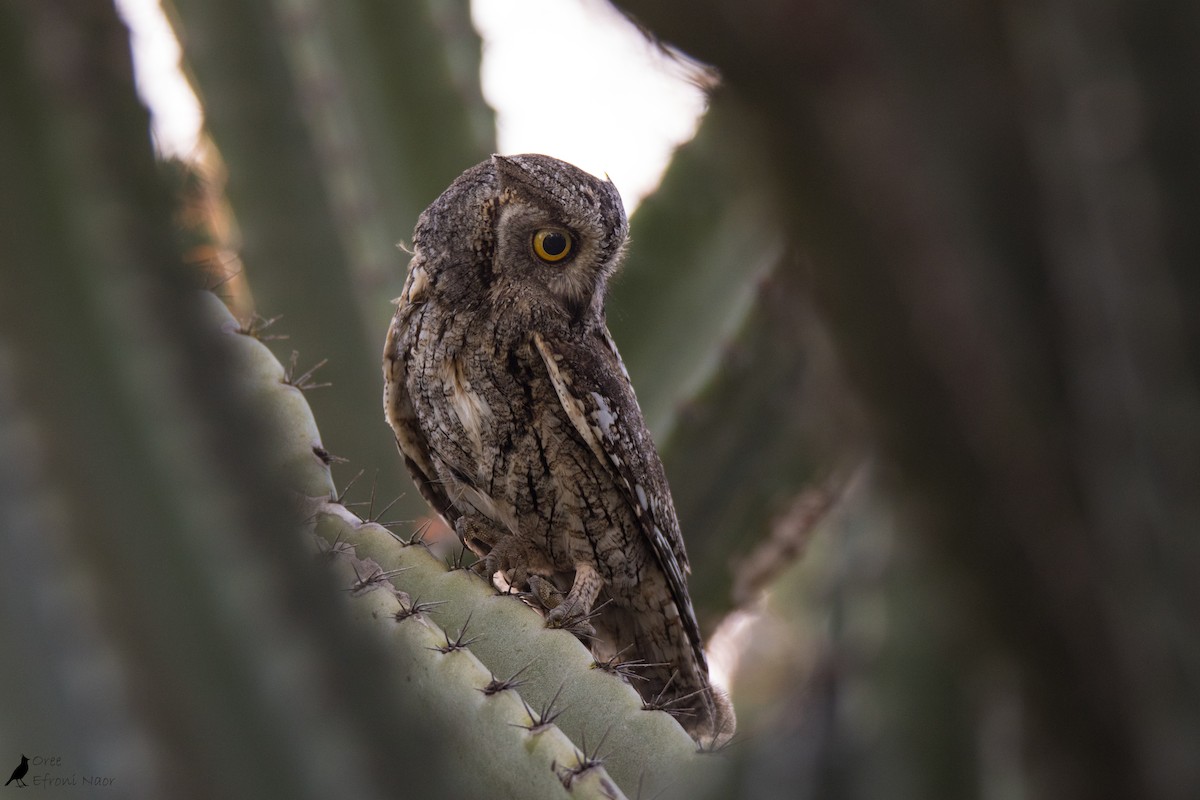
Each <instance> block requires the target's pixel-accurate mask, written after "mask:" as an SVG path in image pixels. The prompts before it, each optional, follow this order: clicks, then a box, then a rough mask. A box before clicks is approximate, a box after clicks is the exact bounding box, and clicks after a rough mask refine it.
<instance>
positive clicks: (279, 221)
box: [168, 0, 493, 516]
mask: <svg viewBox="0 0 1200 800" xmlns="http://www.w3.org/2000/svg"><path fill="white" fill-rule="evenodd" d="M168 10H169V11H171V12H172V13H171V16H172V19H173V22H174V24H175V28H176V32H177V33H178V35H179V37H180V40H181V42H182V44H183V48H184V54H185V59H186V64H187V67H188V69H189V70H190V72H191V74H192V76H193V78H194V81H195V83H196V88H197V90H198V93H199V94H200V96H201V98H202V102H203V105H204V110H205V120H206V124H207V128H208V131H209V132H210V133H211V135H212V138H213V140H214V141H215V143H216V147H217V149H218V150H219V152H220V156H221V158H222V160H223V161H224V163H225V164H226V166H227V168H228V173H229V180H228V183H227V186H226V192H227V194H228V197H229V200H230V204H231V206H232V208H233V212H234V214H235V216H236V219H237V226H238V230H239V231H240V233H241V242H242V248H241V253H240V255H241V258H242V261H243V263H244V264H245V265H246V276H247V278H248V282H249V284H250V286H251V288H252V290H253V293H254V296H255V299H256V301H257V303H258V306H259V307H258V311H259V312H261V313H262V314H263V315H266V316H271V317H274V316H276V315H281V316H282V317H283V320H284V321H283V326H284V327H286V328H287V330H288V333H289V336H290V337H291V338H290V341H289V346H290V347H293V348H295V349H297V350H299V351H300V352H302V353H303V354H304V355H305V357H306V358H308V359H312V360H320V359H323V358H328V359H329V364H328V366H327V367H326V368H325V369H324V370H323V371H322V377H323V379H324V381H327V382H329V383H330V384H331V385H332V386H333V387H334V389H335V391H332V392H326V393H323V394H321V395H314V397H313V398H312V402H313V404H314V409H315V411H316V413H317V416H318V417H319V418H320V419H322V420H323V421H324V435H325V441H326V443H327V445H328V447H329V450H330V451H331V452H334V453H338V454H339V455H341V456H343V457H345V458H347V459H348V460H349V461H350V462H351V464H352V465H354V466H355V467H356V468H357V467H358V466H365V467H369V468H370V469H372V470H378V471H379V483H380V487H381V489H382V490H383V491H384V492H385V493H387V494H390V495H395V494H399V493H400V492H401V491H402V490H404V489H407V488H408V486H409V482H408V479H407V476H406V475H404V474H403V468H402V465H401V462H400V459H399V458H397V456H396V453H395V448H394V445H393V443H392V440H391V437H390V436H388V435H387V432H386V428H384V427H383V426H382V423H381V422H380V421H379V420H380V412H379V401H378V398H379V395H380V392H381V388H380V377H379V367H378V358H379V356H378V354H379V350H380V344H379V343H380V342H381V341H382V337H383V331H385V330H386V327H387V320H388V319H389V317H390V315H391V311H392V307H391V305H390V303H389V302H388V301H389V300H390V299H391V298H392V297H395V296H396V295H398V294H399V291H400V287H401V285H402V282H403V276H404V269H405V263H404V257H403V255H402V254H401V253H399V252H397V251H396V249H395V243H396V242H397V241H399V240H401V239H403V238H404V237H406V236H408V235H410V233H411V231H412V226H413V224H414V223H415V221H416V216H417V213H418V212H419V211H420V209H422V208H424V206H425V205H426V204H427V203H428V202H429V201H430V200H431V199H432V198H433V197H435V196H436V195H437V193H438V192H439V191H440V190H441V188H443V187H444V186H445V184H447V183H448V182H449V181H450V180H451V179H452V178H453V177H454V176H455V175H457V174H458V172H460V171H461V170H462V169H463V166H464V165H467V164H471V163H474V162H475V161H477V160H478V159H479V158H481V157H482V156H483V155H484V154H486V153H488V152H490V151H491V149H492V147H493V143H492V139H491V133H490V131H489V130H488V127H487V124H486V123H488V122H490V119H491V116H490V111H489V110H488V109H487V107H486V106H485V105H484V104H483V102H482V99H481V97H480V95H479V90H478V74H477V70H478V48H479V44H478V38H477V37H476V36H475V35H474V33H473V32H472V31H471V29H470V26H469V23H467V21H466V4H465V3H425V2H416V3H403V4H395V3H384V2H377V1H375V0H355V2H347V3H315V2H307V1H306V0H279V2H254V3H250V4H245V3H240V2H224V0H218V1H217V2H209V1H208V0H203V1H202V2H196V1H195V0H172V2H170V3H168ZM472 52H474V56H472V55H471V53H472ZM472 58H473V59H474V62H473V64H472V63H471V59H472ZM473 70H474V71H473ZM413 75H420V76H422V77H421V79H420V80H412V78H411V76H413ZM414 93H415V94H414ZM414 109H422V111H421V112H420V113H417V112H415V111H414ZM402 510H403V513H404V515H405V516H415V515H417V514H418V513H420V511H421V510H422V507H421V504H420V500H419V498H417V497H416V495H415V494H410V496H407V497H406V498H405V499H404V500H403V501H402Z"/></svg>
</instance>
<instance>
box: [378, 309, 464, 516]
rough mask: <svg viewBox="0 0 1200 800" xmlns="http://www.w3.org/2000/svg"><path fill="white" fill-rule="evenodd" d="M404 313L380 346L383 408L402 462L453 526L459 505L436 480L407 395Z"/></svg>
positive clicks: (422, 435)
mask: <svg viewBox="0 0 1200 800" xmlns="http://www.w3.org/2000/svg"><path fill="white" fill-rule="evenodd" d="M405 291H406V292H407V287H406V289H405ZM403 313H404V311H403V309H401V310H400V311H398V312H397V314H396V316H395V317H394V318H393V319H392V324H391V325H390V326H389V327H388V334H387V342H386V343H385V345H384V348H383V410H384V414H385V415H386V416H387V421H388V424H389V425H391V426H392V431H393V432H394V433H395V434H396V444H397V446H399V448H400V454H401V455H403V456H404V464H405V466H407V467H408V471H409V473H410V474H411V475H412V479H413V482H414V483H416V484H417V491H419V492H420V493H421V497H423V498H425V502H427V503H429V505H430V506H432V507H433V509H434V510H435V511H437V513H438V514H440V515H441V517H442V519H444V520H445V521H446V524H447V525H449V526H450V527H451V528H454V523H455V521H456V520H457V519H458V517H459V512H458V509H456V508H455V507H454V504H453V503H451V502H450V497H449V496H448V495H447V494H446V490H445V488H444V487H443V484H442V482H441V481H440V480H438V475H437V471H436V470H435V469H434V468H433V461H432V460H431V458H430V455H429V442H428V441H427V440H426V439H425V434H423V433H421V428H420V426H419V425H417V414H416V411H415V410H414V409H413V404H412V399H411V398H410V397H409V396H408V388H407V387H408V366H407V363H406V361H405V358H404V354H403V349H404V343H403V338H404V333H403V331H404V325H403V321H402V315H403Z"/></svg>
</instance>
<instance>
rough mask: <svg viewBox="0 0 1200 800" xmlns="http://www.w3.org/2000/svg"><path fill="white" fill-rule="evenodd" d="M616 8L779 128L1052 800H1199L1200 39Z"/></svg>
mask: <svg viewBox="0 0 1200 800" xmlns="http://www.w3.org/2000/svg"><path fill="white" fill-rule="evenodd" d="M622 6H623V7H624V8H626V9H628V10H629V11H631V12H632V13H634V14H635V15H636V16H637V17H638V18H639V19H640V20H641V21H642V22H643V23H645V24H646V25H647V26H648V27H649V28H650V29H651V30H653V31H655V33H657V34H658V35H661V36H663V37H665V38H666V39H668V40H670V41H671V42H672V43H673V44H675V45H677V46H679V47H681V48H683V49H684V50H686V51H687V52H689V53H690V54H691V55H693V56H696V57H698V58H701V59H704V60H706V61H709V62H711V63H713V64H715V65H716V66H717V67H718V68H719V69H720V70H721V72H722V75H723V76H724V77H725V79H726V81H727V89H728V91H730V92H733V93H736V94H737V95H738V96H739V97H740V98H741V99H742V100H743V101H744V102H746V103H747V104H748V105H749V106H750V107H752V108H753V109H754V111H755V113H756V115H758V116H759V117H760V118H761V119H762V120H764V122H765V125H766V127H767V130H768V133H767V135H766V137H765V138H764V139H763V140H762V147H763V153H764V155H765V157H766V158H767V159H769V161H770V163H771V164H772V166H773V167H774V168H775V169H776V171H777V175H778V178H779V184H780V186H781V187H782V188H781V190H782V196H783V197H785V198H789V199H788V200H787V205H786V208H787V211H788V213H789V215H790V216H791V219H792V222H791V223H790V225H791V230H792V235H793V238H794V240H795V241H796V242H797V246H798V247H801V248H803V250H804V251H805V252H807V253H808V254H809V255H810V258H811V261H812V265H813V269H812V274H813V281H814V285H815V287H816V290H817V291H816V294H817V297H818V299H819V304H820V307H821V309H822V312H823V316H824V318H825V320H826V321H827V323H828V325H829V327H830V330H831V331H832V334H833V336H834V339H835V342H836V346H837V350H838V353H839V355H840V357H841V358H842V360H843V363H844V364H845V366H846V371H847V373H848V375H849V376H850V378H851V380H852V381H853V382H854V383H855V385H856V386H857V388H858V389H859V390H860V392H861V394H862V396H863V398H864V399H865V401H866V403H867V405H868V407H869V411H870V413H871V416H872V420H873V425H874V430H875V435H876V438H877V440H878V442H879V444H880V446H881V448H882V452H883V454H884V455H885V456H886V460H885V465H886V466H885V472H886V474H888V475H889V476H890V477H891V485H892V487H893V488H894V489H896V490H899V492H900V496H901V497H902V498H903V508H904V509H905V511H906V512H907V515H906V519H905V524H904V525H902V526H901V540H902V541H904V540H908V541H910V542H915V541H916V540H917V539H919V540H920V542H921V544H922V545H923V548H922V552H925V553H927V554H928V557H929V558H932V559H935V560H936V562H937V563H939V564H942V565H943V567H944V568H945V569H947V570H948V574H953V575H954V576H955V577H956V580H955V581H953V582H950V583H948V585H946V586H943V587H940V590H941V591H943V592H944V593H945V594H944V597H943V603H944V604H945V605H946V606H951V605H958V606H959V607H965V608H969V609H970V610H971V612H972V613H973V614H974V615H975V616H974V617H973V619H975V620H977V622H978V623H979V625H978V629H979V630H986V631H988V632H990V633H991V634H992V635H993V636H994V637H995V639H994V641H995V643H996V644H997V645H998V646H1000V647H1001V648H1002V649H1003V650H1004V651H1005V652H1006V653H1007V654H1009V655H1010V656H1011V657H1012V658H1013V659H1014V661H1013V663H1014V664H1015V665H1016V670H1017V674H1018V675H1019V676H1020V677H1019V679H1018V680H1017V682H1016V685H1017V686H1018V687H1019V691H1018V693H1017V696H1018V697H1019V699H1018V700H1016V701H1014V702H1018V703H1020V704H1022V706H1021V707H1022V708H1023V714H1024V716H1023V718H1022V719H1023V725H1022V734H1021V735H1022V736H1023V737H1025V739H1024V741H1027V742H1028V750H1027V752H1036V753H1038V757H1037V759H1036V760H1033V759H1030V760H1028V761H1026V762H1025V763H1024V767H1025V769H1027V773H1026V774H1025V775H1024V780H1026V781H1028V783H1029V785H1030V786H1031V787H1032V788H1031V791H1032V793H1033V794H1034V795H1038V796H1056V797H1117V796H1124V797H1128V796H1138V797H1178V798H1183V797H1187V796H1191V795H1193V794H1194V793H1195V791H1196V788H1197V787H1198V786H1200V762H1197V761H1196V760H1195V759H1185V758H1180V757H1177V755H1175V754H1177V753H1182V752H1185V751H1187V752H1196V751H1197V750H1198V749H1200V711H1197V709H1200V704H1198V703H1196V702H1195V701H1196V699H1197V697H1200V661H1198V658H1197V655H1196V653H1197V652H1198V651H1197V650H1196V648H1195V643H1196V642H1197V641H1200V617H1198V616H1197V615H1196V614H1195V613H1194V609H1195V608H1196V596H1195V591H1194V586H1195V582H1194V581H1193V580H1189V579H1185V578H1184V577H1183V576H1185V575H1195V574H1196V573H1197V571H1198V570H1200V547H1198V546H1197V544H1196V538H1195V536H1194V535H1193V534H1194V531H1195V528H1196V520H1197V519H1198V518H1200V514H1198V512H1197V501H1196V493H1195V491H1194V484H1195V480H1194V476H1195V475H1196V474H1198V464H1197V460H1198V458H1200V457H1198V456H1197V455H1196V454H1197V453H1200V420H1198V416H1200V391H1198V389H1197V387H1198V386H1200V370H1198V369H1197V363H1198V360H1197V357H1196V353H1197V349H1196V345H1195V342H1196V341H1197V340H1198V339H1197V336H1196V323H1195V319H1196V318H1197V315H1196V314H1195V313H1194V310H1195V309H1196V308H1197V304H1198V300H1200V297H1198V295H1197V288H1198V287H1197V281H1196V278H1195V275H1196V273H1195V269H1194V262H1195V256H1196V252H1195V251H1196V248H1195V246H1194V245H1195V240H1196V232H1195V225H1194V224H1193V222H1185V220H1194V216H1195V215H1194V213H1190V212H1192V211H1194V210H1195V208H1196V203H1197V202H1198V201H1197V198H1196V195H1195V193H1194V192H1192V191H1187V190H1184V189H1183V188H1182V187H1183V186H1185V185H1190V186H1193V187H1194V186H1195V185H1196V183H1197V177H1198V176H1200V158H1198V156H1197V151H1196V149H1195V148H1194V147H1181V146H1180V144H1181V143H1182V142H1184V141H1194V140H1195V139H1196V137H1197V135H1198V134H1200V130H1198V129H1197V121H1196V117H1195V115H1194V114H1190V113H1187V112H1183V111H1182V109H1185V108H1189V107H1193V106H1194V102H1193V96H1192V90H1194V88H1195V86H1196V82H1197V76H1198V75H1200V64H1198V59H1197V56H1196V50H1195V48H1194V47H1192V46H1191V45H1189V44H1188V43H1187V42H1188V41H1189V40H1190V37H1194V35H1195V32H1196V26H1195V15H1194V13H1192V11H1191V10H1190V9H1187V8H1186V7H1185V6H1183V5H1179V4H1170V3H1165V2H1149V3H1141V2H1112V3H1107V4H1105V6H1104V11H1103V13H1093V11H1086V12H1085V11H1084V10H1083V9H1081V8H1074V7H1063V6H1054V7H1047V8H1039V9H1030V8H1024V7H1021V6H1019V5H1018V4H1012V3H1007V4H1006V3H999V4H988V5H983V6H971V7H969V8H968V7H966V6H961V5H953V4H949V3H945V4H941V5H940V6H938V7H937V8H930V7H924V6H919V5H918V4H902V5H900V6H895V5H892V6H887V7H884V6H883V5H882V4H877V3H872V2H860V3H853V4H849V5H845V4H842V5H829V4H825V5H820V4H806V5H804V6H803V7H802V8H803V10H797V9H795V8H787V9H786V10H785V9H784V7H783V6H780V5H774V6H773V5H770V4H767V5H759V6H755V10H754V11H753V12H748V13H739V14H736V15H729V14H725V13H723V12H722V8H723V7H722V6H721V5H720V4H717V3H715V2H704V3H700V4H694V3H689V4H687V5H686V8H684V6H683V4H680V3H674V2H667V3H656V4H651V3H646V2H639V1H637V0H629V1H627V2H622ZM1185 31H1186V32H1187V33H1184V32H1185ZM1189 312H1192V313H1189ZM1189 476H1190V477H1189ZM1184 487H1192V488H1188V489H1184ZM925 548H927V549H925ZM964 604H965V606H964ZM1149 654H1153V656H1152V657H1150V656H1149ZM980 666H981V665H980V663H979V662H978V661H976V662H974V664H973V665H972V668H973V669H976V670H977V669H979V668H980ZM966 668H967V667H966V665H964V669H966ZM976 674H982V673H976ZM980 679H981V680H984V678H982V677H981V678H980ZM930 702H931V704H933V703H935V702H936V697H935V696H931V699H930ZM1185 709H1186V710H1185ZM1168 731H1169V732H1170V733H1168ZM1168 740H1169V741H1171V742H1172V744H1171V745H1170V746H1166V747H1164V743H1165V742H1166V741H1168Z"/></svg>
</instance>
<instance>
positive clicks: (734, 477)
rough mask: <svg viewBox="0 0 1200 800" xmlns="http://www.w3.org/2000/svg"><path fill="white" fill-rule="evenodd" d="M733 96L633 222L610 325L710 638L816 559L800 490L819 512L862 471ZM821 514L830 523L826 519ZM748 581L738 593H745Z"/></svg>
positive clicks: (749, 126)
mask: <svg viewBox="0 0 1200 800" xmlns="http://www.w3.org/2000/svg"><path fill="white" fill-rule="evenodd" d="M751 120H752V117H750V116H749V115H748V114H747V113H746V111H745V109H744V108H743V107H741V106H740V105H739V104H737V102H736V101H735V100H734V98H731V97H730V96H729V95H728V93H725V94H717V95H716V96H714V97H713V98H712V100H711V107H710V109H709V111H708V114H707V115H706V116H705V118H704V120H703V121H702V123H701V125H700V130H699V132H698V133H697V136H696V138H695V139H694V140H693V141H691V142H689V143H688V144H686V145H684V146H682V147H681V148H680V149H679V150H678V151H677V152H676V154H675V157H674V159H673V160H672V162H671V165H670V167H669V169H668V170H667V173H666V175H665V176H664V178H663V183H662V186H661V187H660V188H659V190H658V191H657V192H656V193H655V194H654V195H652V196H651V197H649V198H648V199H647V200H646V202H645V203H644V204H643V205H642V207H641V208H639V209H638V211H637V213H636V214H635V215H634V218H633V220H632V233H631V240H632V242H633V246H632V247H631V249H630V253H629V258H628V263H627V264H626V265H625V268H624V270H623V272H622V273H621V275H620V277H619V278H618V280H617V282H616V283H615V285H614V287H613V290H612V293H611V297H610V301H609V324H610V326H611V328H612V331H613V336H614V338H615V339H616V341H617V344H618V346H619V347H620V348H621V353H622V356H623V357H624V359H625V362H626V366H627V367H628V369H629V372H630V375H631V377H632V380H633V384H634V386H635V388H636V389H637V394H638V399H639V402H640V403H641V405H642V408H643V410H644V412H645V413H646V417H647V420H648V422H649V424H650V426H651V428H652V430H653V431H654V434H655V438H656V441H657V442H658V444H659V451H660V453H661V454H662V457H663V462H664V465H665V467H666V471H667V476H668V478H669V480H670V483H671V489H672V493H673V496H674V500H675V509H676V512H677V513H678V515H679V521H680V527H681V529H682V530H683V534H684V538H685V540H686V542H687V547H688V554H689V557H690V559H691V562H692V576H691V579H690V581H689V583H690V591H691V595H692V601H693V603H694V604H695V606H696V612H697V616H698V617H699V618H700V622H701V625H702V627H703V628H704V629H705V630H706V631H709V632H711V631H712V629H713V628H714V627H715V625H716V623H717V622H719V620H720V619H721V618H722V617H723V616H724V615H725V614H726V613H727V612H728V611H729V610H731V609H732V608H734V607H736V606H737V605H744V604H746V603H747V602H749V601H752V600H753V599H755V597H756V596H757V591H756V589H758V588H761V584H762V583H763V582H765V581H766V580H767V579H768V578H769V574H770V573H771V570H770V569H768V570H761V572H762V574H761V575H759V576H755V577H754V578H750V579H748V578H747V576H746V573H747V572H748V570H746V569H743V565H745V564H748V563H750V562H751V556H752V554H757V553H758V551H759V549H760V548H762V549H763V555H762V556H759V557H758V558H756V559H753V560H754V561H756V562H761V561H763V560H764V558H765V559H766V560H770V561H775V562H778V563H777V564H776V565H775V566H774V567H772V568H773V569H782V568H783V567H785V566H786V563H787V561H788V560H789V559H790V558H793V557H795V555H796V554H797V553H799V552H801V551H802V550H803V547H802V545H801V544H799V543H792V542H785V541H779V540H780V539H783V538H786V537H789V536H790V537H792V538H802V534H803V533H805V532H806V531H792V530H790V529H789V527H788V525H787V524H785V523H782V522H781V520H789V521H790V520H791V519H792V517H789V515H788V514H787V512H788V511H789V509H790V508H792V507H793V506H794V505H795V504H796V502H797V498H798V496H800V495H802V494H803V495H804V497H805V499H806V500H812V499H813V498H814V495H815V494H818V493H820V494H821V495H822V496H823V501H822V502H816V503H811V507H812V508H813V509H814V512H821V511H823V509H824V508H827V507H828V506H829V505H831V503H832V500H833V498H834V497H836V496H837V493H838V486H839V485H840V482H841V479H842V476H843V475H844V474H846V473H848V472H849V471H850V466H851V465H852V464H853V462H854V456H853V452H854V448H853V447H852V446H851V442H852V440H853V438H854V431H855V430H856V425H857V415H856V413H855V412H854V408H853V403H852V402H851V399H850V397H849V396H848V393H847V392H846V391H845V389H844V388H843V386H842V383H841V380H840V376H839V375H838V373H837V370H836V368H835V366H834V359H833V356H832V351H831V348H830V346H829V343H828V341H827V337H826V336H825V335H824V332H823V331H822V329H821V328H820V327H819V325H818V324H817V323H816V320H815V314H814V311H813V308H812V303H811V301H810V298H809V296H808V291H807V287H805V286H804V284H803V282H802V281H801V280H799V279H798V277H797V270H796V269H795V265H794V262H795V261H796V260H797V259H798V256H797V255H796V254H795V253H794V252H793V251H792V250H789V249H788V247H787V246H786V241H787V237H786V235H785V230H784V229H783V227H782V224H781V221H780V219H779V214H778V208H777V203H776V202H775V201H774V198H773V197H772V194H771V192H770V190H769V187H770V186H771V178H770V176H769V175H766V174H764V172H763V169H762V167H761V165H760V163H759V161H758V159H757V158H756V156H755V154H754V152H753V148H751V147H748V146H747V142H748V141H753V137H754V136H755V135H757V134H758V133H759V132H758V131H757V130H756V129H755V126H754V124H753V122H752V121H751ZM811 516H813V517H817V516H819V513H813V514H812V515H811ZM735 585H736V591H735Z"/></svg>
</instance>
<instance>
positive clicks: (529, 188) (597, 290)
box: [493, 155, 627, 319]
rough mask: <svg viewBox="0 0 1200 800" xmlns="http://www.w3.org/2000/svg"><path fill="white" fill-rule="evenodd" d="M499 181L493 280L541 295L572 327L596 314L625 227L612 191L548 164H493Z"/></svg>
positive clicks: (535, 158)
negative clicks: (553, 302)
mask: <svg viewBox="0 0 1200 800" xmlns="http://www.w3.org/2000/svg"><path fill="white" fill-rule="evenodd" d="M493 163H494V164H495V166H496V174H497V177H498V178H499V192H498V198H497V199H498V203H499V214H498V215H497V218H496V227H495V231H496V237H495V239H496V252H495V258H494V264H493V269H494V271H495V279H496V280H498V281H500V282H501V284H502V285H504V286H506V287H507V291H513V292H516V291H522V292H529V291H533V292H537V293H539V294H548V295H549V296H550V297H551V298H552V299H554V300H556V301H557V302H558V304H559V305H560V306H561V307H562V308H563V309H564V310H565V311H566V312H567V314H568V315H569V316H570V317H571V318H573V319H581V318H583V317H584V316H585V313H586V312H588V311H589V309H591V310H593V311H594V312H595V313H596V314H598V313H599V312H600V305H601V304H602V303H603V299H604V293H605V284H606V283H607V280H608V278H609V276H610V275H611V274H612V273H613V272H615V271H616V268H617V265H618V263H619V261H620V256H621V250H622V247H623V245H624V242H625V234H626V230H627V224H626V221H625V212H624V207H623V205H622V204H621V198H620V195H619V194H617V191H616V189H615V188H614V187H613V186H612V184H611V183H608V182H605V181H601V180H599V179H598V178H595V177H593V176H591V175H589V174H587V173H586V172H583V171H582V170H580V169H578V168H576V167H573V166H571V165H570V164H567V163H565V162H562V161H558V160H557V159H553V158H549V157H548V156H539V155H525V156H512V157H501V156H494V157H493Z"/></svg>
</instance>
